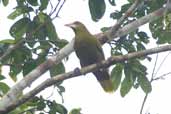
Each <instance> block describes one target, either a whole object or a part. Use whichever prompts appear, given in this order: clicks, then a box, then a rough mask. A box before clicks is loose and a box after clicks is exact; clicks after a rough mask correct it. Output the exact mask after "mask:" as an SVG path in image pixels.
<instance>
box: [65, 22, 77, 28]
mask: <svg viewBox="0 0 171 114" xmlns="http://www.w3.org/2000/svg"><path fill="white" fill-rule="evenodd" d="M65 26H67V27H71V28H75V27H76V25H75V24H73V23H69V24H65Z"/></svg>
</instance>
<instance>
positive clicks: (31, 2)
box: [27, 0, 38, 6]
mask: <svg viewBox="0 0 171 114" xmlns="http://www.w3.org/2000/svg"><path fill="white" fill-rule="evenodd" d="M27 2H28V3H29V4H31V5H32V6H37V5H38V1H37V0H27Z"/></svg>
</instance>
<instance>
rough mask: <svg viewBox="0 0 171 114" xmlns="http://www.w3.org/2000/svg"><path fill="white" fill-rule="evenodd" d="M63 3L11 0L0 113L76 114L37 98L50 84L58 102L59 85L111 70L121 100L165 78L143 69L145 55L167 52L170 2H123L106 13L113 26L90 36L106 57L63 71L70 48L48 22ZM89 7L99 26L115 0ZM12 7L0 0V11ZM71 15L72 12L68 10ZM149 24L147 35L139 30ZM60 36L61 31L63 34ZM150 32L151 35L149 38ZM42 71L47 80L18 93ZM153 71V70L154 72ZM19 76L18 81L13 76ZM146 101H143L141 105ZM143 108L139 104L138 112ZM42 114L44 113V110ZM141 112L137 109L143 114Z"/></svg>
mask: <svg viewBox="0 0 171 114" xmlns="http://www.w3.org/2000/svg"><path fill="white" fill-rule="evenodd" d="M66 2H67V1H66V0H58V1H52V0H16V1H15V3H16V6H15V7H14V8H11V11H12V12H10V14H9V15H8V17H7V18H8V19H11V20H12V21H14V24H13V25H12V26H11V27H10V30H9V34H10V35H11V37H12V38H9V39H8V38H3V39H1V40H0V69H1V72H0V73H1V74H0V96H1V97H0V113H9V114H20V113H25V114H32V113H36V112H39V113H40V114H45V113H49V114H56V113H59V114H67V113H69V114H81V109H80V108H75V109H73V110H71V111H68V110H67V108H66V107H65V106H63V105H62V104H60V103H58V102H57V101H55V100H53V101H52V100H48V99H45V98H44V97H43V95H42V96H36V95H37V94H38V93H39V92H41V91H42V90H44V89H45V88H47V87H49V86H53V87H54V88H55V89H56V90H57V92H58V93H59V95H60V96H61V99H63V97H62V94H63V92H65V87H64V86H62V83H63V81H65V80H66V79H70V78H73V77H78V76H81V75H83V74H86V73H89V72H92V71H94V70H96V69H100V68H104V67H110V68H112V70H111V78H112V81H113V86H114V90H115V91H120V95H121V96H122V97H125V96H126V95H127V94H128V93H129V92H130V90H131V89H137V88H141V89H142V90H143V92H144V93H145V94H146V97H147V96H148V94H149V93H150V92H151V91H152V82H153V81H155V80H158V79H161V78H163V77H165V75H163V76H160V77H154V74H152V76H151V77H147V69H148V66H145V65H144V64H142V62H143V61H144V60H147V61H151V59H153V58H151V57H150V56H149V55H152V54H156V53H161V52H165V51H170V50H171V45H170V42H171V38H170V36H171V13H170V12H171V1H170V0H128V1H127V2H126V3H124V4H123V5H122V6H121V8H120V10H116V11H113V12H110V16H109V17H108V18H110V19H113V21H114V22H115V24H111V26H110V27H102V28H101V33H98V34H94V36H95V37H96V38H97V39H98V40H99V41H100V42H101V44H102V45H103V44H104V43H107V44H108V45H109V46H110V50H111V56H110V57H109V58H107V59H106V60H104V61H102V62H101V63H96V64H92V65H89V66H86V67H84V68H81V69H76V70H79V72H77V71H76V70H73V71H70V72H66V70H65V63H64V61H63V60H65V61H67V60H68V59H70V58H69V57H68V56H69V54H70V53H71V52H73V51H74V49H73V44H74V40H72V41H71V42H69V41H67V39H63V38H60V37H59V35H58V31H57V30H56V26H55V25H54V23H53V21H54V20H57V18H59V17H60V15H59V12H60V11H61V10H62V8H63V6H64V5H65V3H66ZM84 2H86V3H87V4H88V8H87V10H89V12H90V15H91V19H92V21H94V22H96V23H98V21H99V20H100V19H101V18H103V16H104V14H105V12H106V11H107V9H108V8H109V7H116V6H117V3H118V1H115V0H85V1H84ZM10 3H11V1H9V0H1V4H3V6H2V5H1V7H6V6H8V5H9V4H10ZM68 13H72V12H68ZM144 24H148V27H149V28H148V29H149V32H150V33H147V32H146V31H142V30H140V27H141V26H143V25H144ZM64 32H65V31H64ZM149 34H151V35H152V37H149ZM150 40H155V41H156V42H155V43H156V44H157V45H159V46H158V47H153V48H147V45H148V44H149V43H150ZM4 66H7V67H8V68H9V72H8V75H9V76H10V78H11V79H12V80H13V81H14V82H15V85H14V86H13V87H10V85H9V83H6V82H4V80H5V79H6V76H5V75H4V74H2V70H4V69H3V68H4ZM46 71H49V76H50V78H49V79H47V80H45V81H44V82H42V83H41V84H40V85H37V87H36V88H33V89H32V90H31V91H29V92H28V93H23V91H24V90H25V89H26V88H27V87H29V86H30V85H31V84H32V83H33V82H34V81H35V80H36V79H38V78H39V77H40V76H42V74H44V73H45V72H46ZM153 73H154V72H153ZM168 74H169V73H168ZM19 75H20V76H22V79H21V80H18V78H17V77H18V76H19ZM144 102H145V101H144ZM141 109H142V110H143V106H142V108H141ZM45 110H46V112H45ZM142 110H141V111H140V112H141V114H142Z"/></svg>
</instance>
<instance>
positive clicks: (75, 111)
mask: <svg viewBox="0 0 171 114" xmlns="http://www.w3.org/2000/svg"><path fill="white" fill-rule="evenodd" d="M69 114H81V108H74V109H72V110H71V111H70V112H69Z"/></svg>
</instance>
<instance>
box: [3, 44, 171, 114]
mask: <svg viewBox="0 0 171 114" xmlns="http://www.w3.org/2000/svg"><path fill="white" fill-rule="evenodd" d="M169 50H171V45H166V46H161V47H156V48H152V49H148V50H144V51H139V52H132V53H129V54H126V55H119V56H112V57H109V58H108V59H107V60H104V61H102V62H100V63H96V64H92V65H89V66H86V67H84V68H82V69H80V70H78V69H75V70H74V71H70V72H68V73H64V74H59V75H57V76H55V77H52V78H49V79H47V80H46V81H44V82H43V83H41V84H40V85H38V86H37V87H36V88H34V89H33V90H31V91H30V92H28V93H26V94H25V95H23V96H22V97H20V98H19V99H18V100H17V101H16V102H8V103H9V106H8V107H7V108H6V109H4V110H0V113H8V112H10V111H11V110H13V109H15V108H16V107H17V106H19V105H21V104H23V103H24V102H26V101H28V100H29V99H30V98H32V97H33V96H35V95H36V94H37V93H39V92H40V91H42V90H44V89H45V88H47V87H49V86H51V85H53V84H55V83H57V82H60V81H64V80H66V79H70V78H73V77H78V76H81V75H84V74H86V73H89V72H92V71H95V70H97V69H99V68H103V67H109V66H111V65H113V64H115V63H118V62H122V61H126V60H129V59H134V58H137V57H145V56H147V55H151V54H155V53H159V52H164V51H169Z"/></svg>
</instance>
